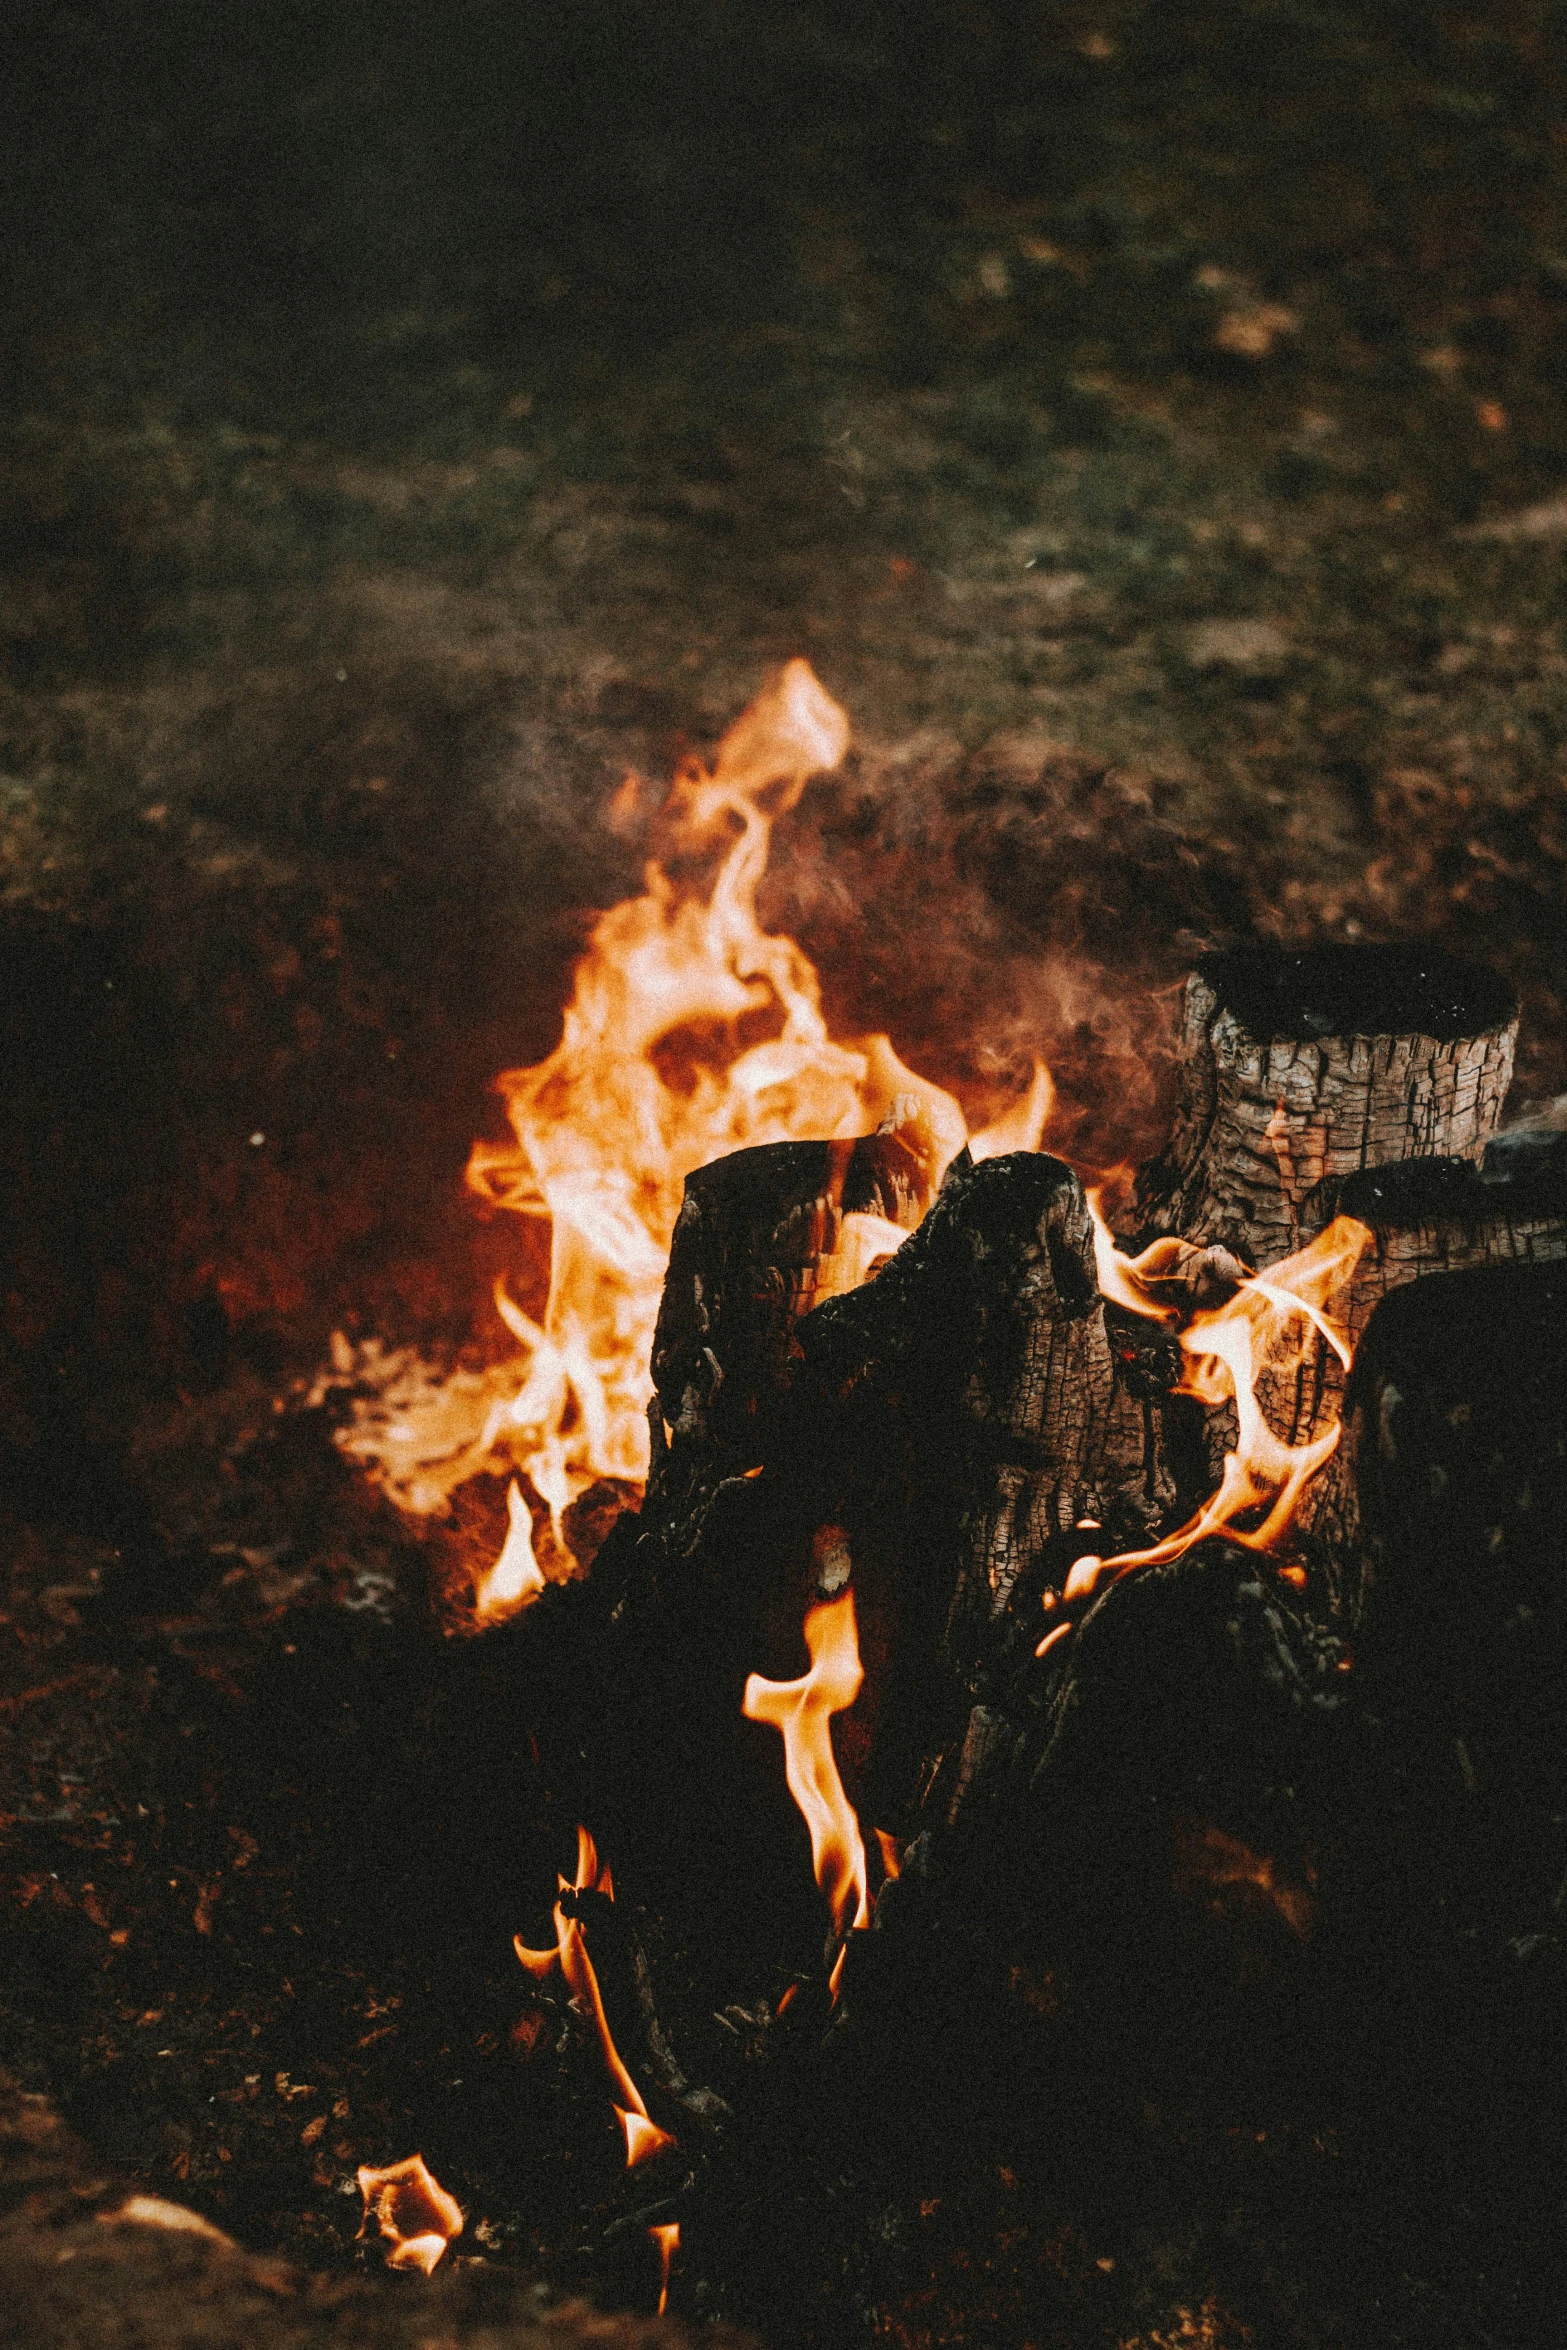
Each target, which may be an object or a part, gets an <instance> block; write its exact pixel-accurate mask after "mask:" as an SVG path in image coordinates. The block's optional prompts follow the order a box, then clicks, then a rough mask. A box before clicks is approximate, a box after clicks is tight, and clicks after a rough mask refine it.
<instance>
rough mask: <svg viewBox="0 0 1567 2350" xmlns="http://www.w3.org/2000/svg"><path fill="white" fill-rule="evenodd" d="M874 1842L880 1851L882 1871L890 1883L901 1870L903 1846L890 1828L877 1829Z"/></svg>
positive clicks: (899, 1874)
mask: <svg viewBox="0 0 1567 2350" xmlns="http://www.w3.org/2000/svg"><path fill="white" fill-rule="evenodd" d="M876 1843H877V1848H878V1849H879V1851H880V1853H881V1865H882V1873H883V1875H884V1876H885V1877H886V1878H887V1880H888V1882H889V1883H890V1882H892V1880H893V1879H895V1878H896V1877H899V1876H901V1874H902V1872H903V1846H902V1844H901V1843H900V1842H899V1841H898V1838H897V1837H896V1836H894V1835H893V1833H892V1831H891V1829H890V1828H878V1829H877V1831H876Z"/></svg>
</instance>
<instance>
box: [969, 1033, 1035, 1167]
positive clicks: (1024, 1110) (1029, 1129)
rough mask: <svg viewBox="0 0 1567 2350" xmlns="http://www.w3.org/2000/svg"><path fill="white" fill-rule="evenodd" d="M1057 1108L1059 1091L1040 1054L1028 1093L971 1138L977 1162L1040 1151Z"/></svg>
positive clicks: (973, 1155) (971, 1151)
mask: <svg viewBox="0 0 1567 2350" xmlns="http://www.w3.org/2000/svg"><path fill="white" fill-rule="evenodd" d="M1055 1106H1056V1089H1055V1084H1054V1081H1053V1080H1052V1078H1051V1075H1050V1072H1049V1070H1048V1069H1047V1068H1046V1067H1045V1064H1044V1062H1043V1061H1042V1060H1040V1059H1039V1057H1038V1055H1037V1054H1036V1055H1035V1057H1034V1074H1033V1079H1032V1081H1031V1083H1030V1085H1029V1089H1028V1091H1027V1093H1025V1094H1023V1095H1022V1096H1021V1097H1020V1099H1019V1100H1017V1101H1015V1102H1014V1103H1013V1104H1012V1106H1011V1108H1010V1109H1007V1110H1003V1111H1002V1113H1001V1115H1000V1117H999V1118H993V1119H992V1120H991V1122H990V1124H989V1125H988V1126H982V1127H981V1128H980V1130H979V1132H978V1133H977V1134H971V1135H970V1136H969V1152H970V1154H971V1156H972V1157H974V1158H976V1159H999V1158H1000V1157H1001V1156H1002V1154H1003V1152H1005V1151H1037V1150H1038V1148H1039V1146H1040V1143H1041V1142H1042V1140H1043V1139H1044V1132H1045V1128H1046V1127H1047V1126H1048V1125H1049V1123H1050V1113H1051V1112H1052V1110H1053V1109H1054V1108H1055Z"/></svg>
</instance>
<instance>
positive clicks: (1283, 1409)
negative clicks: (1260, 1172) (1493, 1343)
mask: <svg viewBox="0 0 1567 2350" xmlns="http://www.w3.org/2000/svg"><path fill="white" fill-rule="evenodd" d="M1308 1211H1309V1213H1308V1221H1310V1222H1311V1223H1313V1224H1316V1225H1319V1226H1320V1225H1325V1224H1326V1223H1327V1222H1329V1221H1330V1220H1331V1219H1332V1218H1333V1217H1334V1216H1336V1215H1345V1216H1353V1217H1355V1218H1356V1219H1357V1220H1358V1221H1359V1222H1360V1223H1362V1224H1364V1225H1365V1226H1366V1228H1367V1230H1368V1232H1369V1233H1370V1236H1371V1237H1370V1241H1369V1244H1368V1246H1367V1248H1366V1250H1365V1253H1364V1254H1363V1255H1362V1257H1361V1259H1360V1262H1359V1264H1358V1265H1357V1266H1356V1268H1355V1272H1354V1276H1353V1278H1352V1279H1351V1281H1350V1282H1349V1284H1348V1286H1347V1288H1346V1290H1345V1291H1344V1293H1343V1294H1342V1296H1341V1297H1340V1298H1339V1300H1338V1302H1337V1308H1336V1311H1337V1315H1338V1319H1339V1320H1340V1322H1341V1323H1342V1325H1343V1326H1344V1328H1345V1330H1346V1331H1347V1333H1348V1336H1349V1339H1350V1342H1351V1344H1352V1346H1354V1347H1356V1348H1358V1347H1359V1346H1360V1344H1361V1342H1362V1340H1363V1339H1364V1337H1365V1335H1366V1332H1367V1330H1368V1328H1369V1327H1370V1326H1372V1322H1373V1317H1374V1315H1375V1314H1376V1312H1377V1310H1378V1309H1379V1307H1380V1306H1381V1304H1382V1302H1383V1300H1384V1299H1386V1298H1388V1297H1390V1296H1391V1295H1392V1293H1393V1292H1394V1291H1396V1290H1400V1289H1402V1288H1404V1287H1406V1286H1407V1285H1408V1284H1409V1283H1411V1282H1422V1281H1427V1280H1430V1279H1431V1278H1432V1277H1440V1276H1442V1275H1445V1274H1449V1273H1459V1272H1466V1271H1471V1270H1478V1269H1480V1268H1482V1267H1486V1266H1518V1267H1524V1266H1530V1265H1549V1264H1552V1263H1557V1262H1559V1261H1561V1260H1562V1259H1563V1258H1567V1138H1563V1137H1561V1136H1555V1135H1544V1136H1541V1137H1539V1138H1536V1139H1534V1140H1532V1141H1520V1142H1517V1143H1514V1142H1511V1141H1509V1140H1508V1139H1507V1138H1505V1137H1504V1138H1503V1139H1502V1140H1500V1141H1499V1142H1495V1143H1493V1144H1492V1145H1491V1146H1490V1148H1489V1149H1488V1150H1487V1152H1486V1156H1485V1160H1484V1163H1483V1165H1481V1166H1479V1167H1476V1166H1474V1165H1473V1164H1472V1163H1471V1162H1469V1161H1467V1160H1462V1159H1411V1160H1405V1161H1404V1162H1403V1163H1401V1164H1400V1165H1397V1166H1392V1167H1381V1168H1366V1169H1365V1170H1364V1171H1363V1172H1361V1173H1360V1174H1357V1175H1351V1176H1348V1177H1346V1178H1345V1179H1344V1180H1342V1181H1339V1180H1337V1179H1329V1181H1328V1182H1327V1183H1325V1184H1324V1185H1322V1186H1321V1187H1320V1190H1319V1191H1318V1192H1317V1193H1316V1194H1315V1195H1314V1196H1313V1198H1312V1200H1311V1201H1310V1202H1309V1203H1308ZM1444 1310H1445V1309H1444ZM1344 1388H1345V1375H1344V1372H1343V1370H1342V1367H1341V1365H1340V1362H1339V1358H1338V1356H1337V1355H1336V1354H1335V1353H1334V1352H1333V1350H1332V1349H1331V1348H1330V1347H1328V1346H1327V1345H1325V1344H1323V1343H1322V1342H1320V1341H1318V1342H1317V1343H1316V1344H1315V1345H1314V1346H1313V1347H1312V1348H1311V1350H1310V1351H1309V1353H1308V1354H1307V1355H1306V1357H1305V1359H1304V1360H1303V1361H1302V1363H1301V1364H1300V1366H1299V1367H1298V1368H1297V1369H1296V1370H1294V1371H1292V1372H1291V1373H1290V1375H1289V1377H1288V1378H1287V1379H1286V1378H1281V1377H1278V1376H1276V1375H1270V1374H1264V1376H1263V1377H1262V1378H1261V1379H1260V1380H1259V1383H1258V1393H1259V1396H1260V1398H1261V1401H1262V1404H1263V1408H1264V1410H1265V1411H1266V1412H1267V1414H1268V1417H1269V1419H1270V1421H1271V1422H1272V1424H1273V1425H1274V1426H1275V1427H1276V1428H1277V1429H1278V1431H1279V1433H1280V1434H1281V1435H1283V1436H1284V1437H1285V1438H1286V1439H1287V1440H1288V1441H1289V1442H1291V1443H1295V1444H1299V1443H1304V1442H1306V1441H1308V1440H1309V1439H1310V1438H1311V1437H1313V1436H1315V1435H1317V1434H1319V1433H1320V1432H1321V1430H1322V1429H1323V1428H1325V1427H1327V1426H1328V1425H1329V1424H1330V1423H1331V1421H1332V1420H1333V1419H1334V1418H1336V1417H1338V1416H1339V1414H1340V1413H1341V1411H1342V1410H1343V1407H1344ZM1356 1491H1357V1476H1356V1471H1355V1467H1354V1465H1353V1463H1352V1462H1351V1460H1350V1457H1349V1454H1348V1452H1347V1451H1341V1452H1340V1453H1339V1454H1338V1455H1337V1456H1336V1457H1335V1459H1334V1460H1333V1461H1332V1462H1330V1464H1329V1466H1328V1470H1327V1472H1326V1473H1325V1474H1324V1476H1323V1477H1322V1478H1320V1479H1319V1480H1318V1481H1317V1483H1316V1484H1315V1485H1314V1486H1312V1487H1309V1488H1308V1489H1307V1492H1306V1494H1305V1496H1304V1500H1303V1506H1302V1510H1301V1514H1300V1525H1301V1528H1302V1531H1303V1532H1307V1533H1309V1534H1311V1535H1312V1536H1313V1538H1314V1542H1315V1546H1316V1548H1317V1550H1318V1551H1319V1553H1320V1555H1321V1558H1322V1561H1323V1564H1324V1567H1325V1569H1326V1572H1327V1574H1328V1576H1329V1581H1330V1593H1331V1598H1332V1603H1333V1605H1334V1607H1335V1609H1336V1610H1337V1611H1338V1612H1340V1613H1343V1614H1344V1615H1345V1616H1346V1617H1347V1618H1348V1620H1351V1621H1353V1619H1354V1618H1355V1616H1356V1615H1357V1613H1358V1608H1359V1591H1358V1584H1357V1586H1356V1588H1354V1589H1350V1588H1348V1587H1347V1586H1346V1584H1345V1580H1344V1578H1345V1575H1346V1573H1347V1574H1349V1575H1350V1577H1351V1579H1352V1580H1354V1579H1355V1578H1356V1576H1357V1574H1358V1550H1357V1520H1356Z"/></svg>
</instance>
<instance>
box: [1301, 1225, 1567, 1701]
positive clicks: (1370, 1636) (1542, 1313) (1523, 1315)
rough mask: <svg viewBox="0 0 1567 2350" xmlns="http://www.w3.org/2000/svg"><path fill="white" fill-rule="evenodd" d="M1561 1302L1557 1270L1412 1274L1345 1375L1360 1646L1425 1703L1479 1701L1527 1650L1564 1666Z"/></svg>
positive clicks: (1566, 1502)
mask: <svg viewBox="0 0 1567 2350" xmlns="http://www.w3.org/2000/svg"><path fill="white" fill-rule="evenodd" d="M1564 1309H1567V1267H1563V1266H1558V1265H1550V1264H1545V1265H1529V1264H1514V1265H1495V1264H1492V1265H1477V1266H1474V1267H1472V1268H1471V1269H1469V1270H1468V1271H1465V1272H1459V1273H1453V1274H1448V1275H1443V1276H1439V1277H1437V1278H1434V1279H1431V1280H1426V1281H1421V1282H1416V1283H1414V1284H1413V1285H1411V1286H1409V1287H1406V1288H1403V1289H1400V1290H1397V1291H1396V1292H1395V1293H1394V1294H1393V1295H1392V1296H1391V1297H1389V1298H1388V1299H1387V1300H1386V1301H1385V1302H1384V1303H1383V1304H1382V1305H1381V1306H1379V1307H1378V1309H1377V1312H1376V1314H1375V1315H1374V1316H1373V1318H1372V1321H1371V1324H1370V1327H1369V1329H1368V1330H1367V1332H1366V1337H1365V1341H1364V1344H1363V1345H1362V1347H1361V1350H1360V1354H1359V1356H1358V1358H1357V1360H1356V1364H1355V1368H1354V1371H1353V1372H1352V1374H1351V1376H1350V1382H1349V1389H1348V1393H1347V1396H1346V1417H1345V1428H1346V1444H1345V1453H1346V1459H1347V1461H1348V1464H1349V1468H1350V1472H1351V1475H1352V1478H1353V1484H1354V1490H1355V1495H1356V1501H1357V1505H1358V1509H1357V1515H1358V1535H1359V1546H1360V1551H1361V1556H1362V1561H1363V1581H1362V1587H1361V1591H1360V1594H1359V1608H1358V1611H1357V1612H1358V1614H1359V1617H1360V1623H1359V1629H1358V1633H1357V1651H1358V1654H1359V1656H1360V1659H1361V1662H1362V1664H1363V1666H1364V1667H1365V1668H1366V1670H1367V1671H1368V1672H1370V1673H1371V1674H1372V1675H1373V1676H1374V1677H1375V1678H1377V1679H1378V1680H1381V1681H1386V1682H1389V1683H1395V1682H1396V1683H1398V1684H1400V1685H1403V1686H1406V1687H1410V1688H1418V1689H1420V1690H1421V1691H1422V1692H1423V1693H1424V1695H1423V1698H1422V1702H1429V1703H1431V1704H1436V1703H1438V1702H1441V1701H1446V1702H1448V1703H1450V1704H1452V1705H1454V1706H1457V1707H1459V1708H1461V1709H1470V1708H1472V1707H1473V1706H1475V1705H1476V1704H1484V1705H1485V1706H1486V1707H1487V1709H1488V1710H1489V1709H1490V1708H1491V1707H1493V1706H1494V1703H1495V1692H1496V1691H1497V1689H1498V1688H1499V1687H1502V1686H1505V1684H1506V1683H1507V1682H1508V1681H1509V1680H1510V1679H1512V1678H1513V1677H1514V1673H1515V1671H1516V1669H1517V1663H1516V1660H1521V1659H1523V1658H1525V1657H1532V1656H1537V1655H1545V1654H1547V1653H1548V1654H1549V1656H1550V1658H1551V1669H1552V1671H1553V1672H1561V1673H1563V1674H1564V1675H1567V1585H1564V1583H1563V1577H1562V1556H1563V1549H1562V1546H1563V1527H1564V1525H1567V1310H1564ZM1509 1660H1515V1661H1514V1662H1513V1663H1510V1662H1509Z"/></svg>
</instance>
